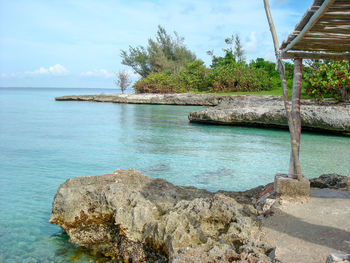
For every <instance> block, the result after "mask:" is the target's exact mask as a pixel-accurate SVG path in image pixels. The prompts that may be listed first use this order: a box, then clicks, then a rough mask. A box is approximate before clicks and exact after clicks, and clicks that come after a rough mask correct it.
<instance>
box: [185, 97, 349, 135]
mask: <svg viewBox="0 0 350 263" xmlns="http://www.w3.org/2000/svg"><path fill="white" fill-rule="evenodd" d="M300 114H301V122H302V129H303V130H308V131H316V132H326V133H334V134H340V135H345V136H350V104H349V103H342V104H335V103H331V102H328V103H323V104H315V103H313V102H312V101H310V100H304V101H302V102H301V110H300ZM188 119H189V120H190V121H191V122H195V123H206V124H220V125H242V126H256V127H272V128H282V129H288V122H287V117H286V114H285V109H284V104H283V101H282V98H280V97H274V96H261V97H259V96H240V97H236V98H234V99H231V100H230V101H227V102H222V103H221V104H219V105H218V106H216V107H211V108H208V109H205V110H200V111H194V112H190V113H189V115H188Z"/></svg>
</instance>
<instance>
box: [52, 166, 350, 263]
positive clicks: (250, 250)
mask: <svg viewBox="0 0 350 263" xmlns="http://www.w3.org/2000/svg"><path fill="white" fill-rule="evenodd" d="M315 183H316V186H317V185H318V186H321V187H329V186H332V187H335V188H339V187H345V188H346V187H349V182H348V177H347V176H337V175H331V176H324V177H320V178H318V179H317V181H316V182H315ZM273 196H274V195H273V186H272V184H269V185H266V186H260V187H257V188H254V189H252V190H249V191H245V192H227V191H219V192H216V193H212V192H208V191H206V190H201V189H196V188H194V187H182V186H175V185H173V184H171V183H169V182H167V181H166V180H163V179H151V178H149V177H146V176H143V175H142V174H141V173H140V172H137V171H135V170H132V169H129V170H116V171H114V172H113V173H112V174H105V175H102V176H89V177H77V178H73V179H68V180H67V181H66V182H65V183H63V184H62V185H61V186H60V187H59V189H58V190H57V193H56V195H55V198H54V201H53V207H52V213H51V216H50V223H53V224H57V225H59V226H60V227H61V228H62V229H63V230H64V231H65V232H66V233H67V234H68V235H69V237H70V241H71V242H72V243H74V244H76V245H78V246H82V247H85V248H87V249H89V250H90V251H92V252H93V253H102V254H103V255H105V256H107V257H110V258H111V259H112V260H115V262H173V263H175V262H188V263H191V262H193V263H195V262H248V263H250V262H251V263H252V262H262V263H264V262H278V260H277V259H275V258H274V256H273V248H272V247H269V246H268V245H266V244H265V243H263V242H262V241H261V235H262V233H261V229H260V227H261V219H262V218H263V217H264V216H266V215H268V214H269V213H270V211H271V209H272V208H271V207H272V206H273V205H274V203H275V199H274V197H273Z"/></svg>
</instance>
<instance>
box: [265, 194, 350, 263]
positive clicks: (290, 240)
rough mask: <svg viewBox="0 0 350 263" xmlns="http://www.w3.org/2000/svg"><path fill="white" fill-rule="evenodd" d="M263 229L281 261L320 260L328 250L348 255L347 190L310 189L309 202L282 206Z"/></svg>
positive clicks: (349, 218) (349, 214)
mask: <svg viewBox="0 0 350 263" xmlns="http://www.w3.org/2000/svg"><path fill="white" fill-rule="evenodd" d="M263 231H264V233H265V237H264V239H265V241H266V242H267V243H269V244H270V245H271V246H274V247H277V252H276V256H277V258H278V259H280V260H281V261H282V262H283V263H301V262H305V263H314V262H315V263H323V262H326V258H327V256H328V255H329V254H330V253H331V252H335V253H342V254H344V253H347V254H350V192H349V191H340V190H330V189H317V190H316V189H312V190H311V198H310V200H309V202H307V203H305V204H300V203H288V204H284V205H281V207H280V209H278V211H277V212H276V213H275V214H274V215H273V216H271V217H268V218H267V219H266V220H265V221H264V223H263Z"/></svg>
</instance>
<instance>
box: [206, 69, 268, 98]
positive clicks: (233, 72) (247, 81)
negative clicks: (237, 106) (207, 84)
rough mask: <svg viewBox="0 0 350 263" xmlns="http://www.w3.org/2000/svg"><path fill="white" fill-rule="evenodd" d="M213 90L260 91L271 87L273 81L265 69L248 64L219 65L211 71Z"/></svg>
mask: <svg viewBox="0 0 350 263" xmlns="http://www.w3.org/2000/svg"><path fill="white" fill-rule="evenodd" d="M211 79H212V91H213V92H235V91H260V90H269V89H271V81H270V78H269V76H268V74H267V73H266V72H265V71H264V70H263V69H256V68H251V67H248V66H246V65H238V64H236V65H235V64H231V65H227V66H219V67H216V68H215V69H213V71H212V72H211Z"/></svg>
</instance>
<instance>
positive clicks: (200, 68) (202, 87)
mask: <svg viewBox="0 0 350 263" xmlns="http://www.w3.org/2000/svg"><path fill="white" fill-rule="evenodd" d="M209 72H210V70H209V69H208V68H207V67H206V66H205V65H204V62H203V61H201V60H196V61H193V62H190V63H187V65H186V66H185V67H184V68H183V69H182V70H181V71H180V72H179V73H178V74H174V83H175V85H177V86H178V87H179V89H180V91H182V92H188V91H207V90H208V89H209V86H210V84H211V83H210V82H209V81H208V78H207V76H208V73H209Z"/></svg>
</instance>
